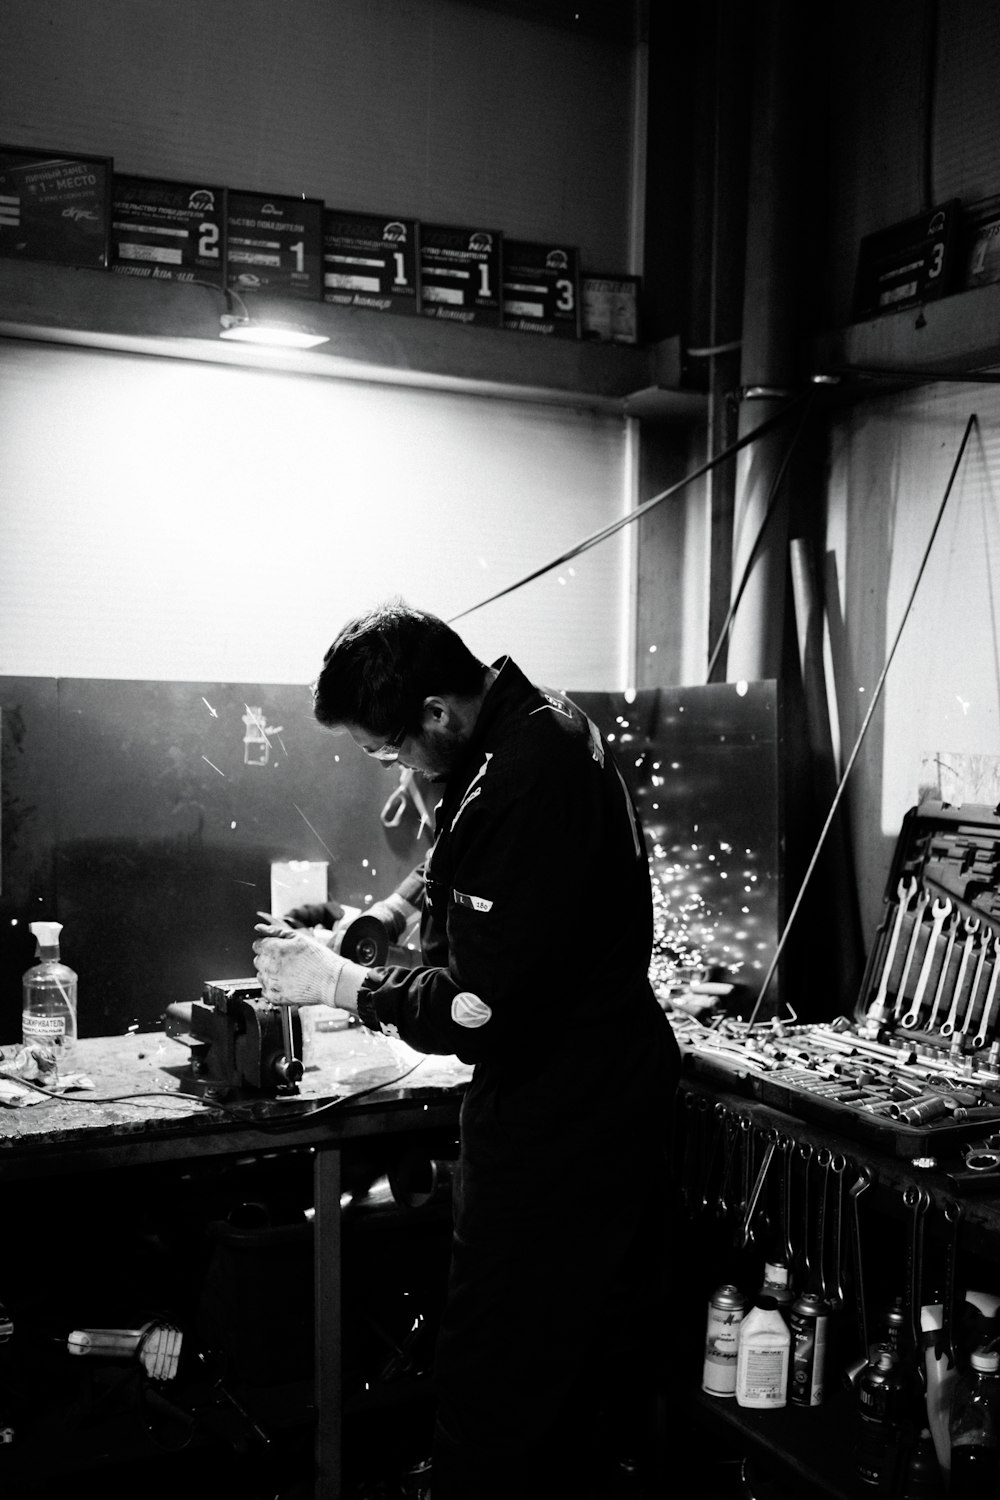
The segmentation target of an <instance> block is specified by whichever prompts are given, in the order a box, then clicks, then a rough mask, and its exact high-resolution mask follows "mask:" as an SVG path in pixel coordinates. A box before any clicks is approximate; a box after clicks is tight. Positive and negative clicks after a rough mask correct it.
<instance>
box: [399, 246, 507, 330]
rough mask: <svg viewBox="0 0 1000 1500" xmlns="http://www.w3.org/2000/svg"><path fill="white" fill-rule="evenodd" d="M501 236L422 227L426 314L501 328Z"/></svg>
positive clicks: (422, 288) (422, 300) (423, 307)
mask: <svg viewBox="0 0 1000 1500" xmlns="http://www.w3.org/2000/svg"><path fill="white" fill-rule="evenodd" d="M502 266H503V234H502V233H501V231H500V230H499V229H465V228H460V227H458V226H456V225H450V224H421V226H420V311H421V313H422V314H423V316H424V317H427V318H441V319H443V320H445V321H446V322H452V323H478V324H483V325H485V326H488V327H490V328H499V327H500V320H501V306H500V303H501V295H502V293H501V274H502Z"/></svg>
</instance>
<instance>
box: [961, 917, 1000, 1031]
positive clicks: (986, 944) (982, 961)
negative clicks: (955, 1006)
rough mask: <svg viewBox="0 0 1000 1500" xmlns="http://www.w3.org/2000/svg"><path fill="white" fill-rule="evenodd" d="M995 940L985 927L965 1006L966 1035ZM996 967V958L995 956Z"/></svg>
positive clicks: (964, 1029)
mask: <svg viewBox="0 0 1000 1500" xmlns="http://www.w3.org/2000/svg"><path fill="white" fill-rule="evenodd" d="M993 941H994V938H993V934H992V932H991V931H990V929H989V928H988V927H986V928H984V929H983V941H982V943H981V945H980V948H979V962H978V963H977V964H976V977H975V979H973V981H972V989H971V990H970V991H969V1003H968V1005H967V1006H966V1007H965V1020H964V1021H963V1022H962V1035H963V1036H965V1034H966V1032H967V1031H968V1029H969V1026H970V1024H971V1021H972V1016H973V1013H974V1011H975V1009H976V996H977V995H978V994H979V985H980V981H981V980H982V977H983V969H984V968H985V967H986V959H987V957H988V956H989V951H990V943H991V942H993ZM993 966H994V968H995V967H996V959H995V957H994V964H993Z"/></svg>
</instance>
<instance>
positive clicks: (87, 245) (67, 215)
mask: <svg viewBox="0 0 1000 1500" xmlns="http://www.w3.org/2000/svg"><path fill="white" fill-rule="evenodd" d="M111 174H112V160H111V157H110V156H78V155H73V156H59V155H57V154H56V153H55V152H54V151H27V150H22V149H20V148H19V147H17V146H0V255H10V256H19V257H23V258H24V259H25V260H49V261H56V262H57V263H58V264H59V265H63V266H89V267H91V268H93V269H100V270H103V269H105V268H106V267H107V264H108V226H109V224H110V220H111Z"/></svg>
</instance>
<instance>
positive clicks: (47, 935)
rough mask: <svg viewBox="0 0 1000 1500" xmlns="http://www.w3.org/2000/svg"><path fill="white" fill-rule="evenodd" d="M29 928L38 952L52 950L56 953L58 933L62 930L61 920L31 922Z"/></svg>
mask: <svg viewBox="0 0 1000 1500" xmlns="http://www.w3.org/2000/svg"><path fill="white" fill-rule="evenodd" d="M29 930H30V931H31V932H32V933H34V936H35V942H36V943H37V944H38V951H39V953H43V952H45V951H46V950H53V951H54V952H55V953H57V954H58V952H59V934H60V933H61V932H62V923H61V922H31V923H29Z"/></svg>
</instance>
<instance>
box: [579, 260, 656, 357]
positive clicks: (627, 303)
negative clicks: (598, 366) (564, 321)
mask: <svg viewBox="0 0 1000 1500" xmlns="http://www.w3.org/2000/svg"><path fill="white" fill-rule="evenodd" d="M641 285H642V282H641V280H640V278H639V277H638V276H598V275H591V274H587V275H584V276H582V277H581V279H580V314H581V331H582V333H583V337H584V338H585V339H599V340H601V341H602V342H604V343H607V344H637V343H638V342H639V289H640V287H641Z"/></svg>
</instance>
